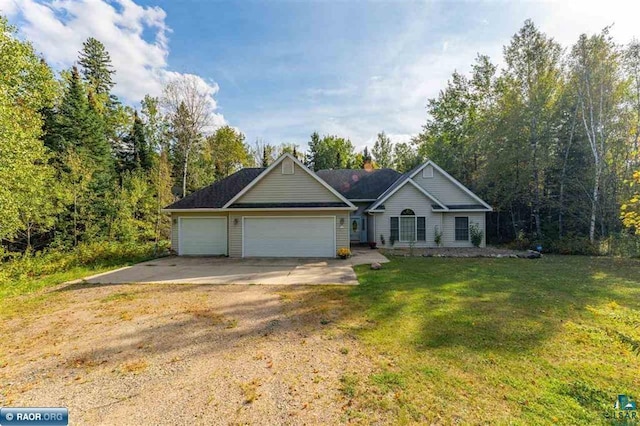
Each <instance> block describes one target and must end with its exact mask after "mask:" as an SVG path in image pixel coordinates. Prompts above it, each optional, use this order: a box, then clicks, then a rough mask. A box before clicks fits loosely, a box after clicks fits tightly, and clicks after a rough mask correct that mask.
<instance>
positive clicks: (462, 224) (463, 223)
mask: <svg viewBox="0 0 640 426" xmlns="http://www.w3.org/2000/svg"><path fill="white" fill-rule="evenodd" d="M456 241H469V218H468V217H467V216H464V217H462V216H460V217H456Z"/></svg>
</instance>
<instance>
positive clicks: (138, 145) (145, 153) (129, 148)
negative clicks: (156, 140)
mask: <svg viewBox="0 0 640 426" xmlns="http://www.w3.org/2000/svg"><path fill="white" fill-rule="evenodd" d="M122 142H123V144H122V145H123V146H122V147H121V149H120V150H119V151H118V153H117V154H118V159H119V163H120V164H119V169H120V172H123V171H125V170H128V171H133V170H136V169H142V170H145V171H149V170H150V169H151V167H152V166H153V164H152V163H153V162H152V155H153V153H152V151H151V147H150V146H149V143H147V140H146V137H145V131H144V123H143V122H142V119H140V116H139V115H138V111H134V113H133V126H132V128H131V131H130V133H129V134H128V135H127V136H125V137H124V139H123V141H122Z"/></svg>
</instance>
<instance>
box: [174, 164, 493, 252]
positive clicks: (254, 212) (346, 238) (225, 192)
mask: <svg viewBox="0 0 640 426" xmlns="http://www.w3.org/2000/svg"><path fill="white" fill-rule="evenodd" d="M164 211H165V212H167V213H170V214H171V218H172V232H171V246H172V249H173V251H175V252H176V253H177V254H179V255H228V256H230V257H335V256H336V252H337V250H338V249H340V248H343V247H346V248H349V247H350V245H351V244H357V243H368V242H376V243H377V245H378V247H392V246H394V247H409V246H411V245H412V246H414V247H435V246H436V241H435V240H436V235H438V234H439V235H440V237H441V238H440V245H441V246H444V247H471V246H472V244H471V241H470V235H469V234H470V233H469V230H470V226H472V224H475V225H477V227H479V229H480V230H481V231H482V233H483V235H484V234H485V216H486V212H489V211H491V206H489V205H488V204H487V203H485V202H484V201H483V200H482V199H480V197H478V196H477V195H475V194H474V193H473V192H471V191H470V190H469V189H468V188H466V187H465V186H464V185H462V184H461V183H460V182H458V181H457V180H455V179H454V178H453V177H451V176H450V175H449V174H448V173H447V172H445V171H444V170H442V169H441V168H440V167H438V166H437V165H436V164H435V163H433V162H432V161H427V162H425V163H424V164H421V165H420V166H418V167H416V168H414V169H413V170H411V171H409V172H407V173H404V174H400V173H398V172H396V171H395V170H391V169H377V170H321V171H319V172H317V173H314V172H313V171H311V170H309V169H308V168H307V167H306V166H305V165H304V164H303V163H302V162H300V161H299V160H298V159H296V158H295V157H293V156H292V155H290V154H283V155H282V156H281V157H280V158H278V159H277V160H276V161H275V162H274V163H273V164H271V165H270V166H269V167H266V168H246V169H242V170H239V171H238V172H236V173H234V174H232V175H231V176H228V177H227V178H225V179H222V180H220V181H218V182H215V183H213V184H212V185H209V186H207V187H205V188H202V189H200V190H198V191H196V192H194V193H192V194H190V195H188V196H186V197H184V198H182V199H181V200H179V201H176V202H175V203H173V204H171V205H170V206H168V207H166V208H165V209H164ZM484 244H485V242H484V237H483V241H482V246H484Z"/></svg>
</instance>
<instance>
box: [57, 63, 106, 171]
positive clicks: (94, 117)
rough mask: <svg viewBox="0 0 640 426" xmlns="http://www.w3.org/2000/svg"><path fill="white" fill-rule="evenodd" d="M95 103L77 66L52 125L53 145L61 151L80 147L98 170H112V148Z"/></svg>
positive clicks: (72, 71)
mask: <svg viewBox="0 0 640 426" xmlns="http://www.w3.org/2000/svg"><path fill="white" fill-rule="evenodd" d="M92 102H93V99H92V97H91V96H87V93H86V92H85V89H84V84H83V83H82V81H81V80H80V75H79V73H78V69H77V68H76V67H73V68H72V70H71V78H70V80H69V86H68V87H67V90H66V91H65V94H64V97H63V99H62V102H61V104H60V108H59V111H58V113H57V114H56V118H55V123H54V125H53V127H54V129H53V132H52V133H53V134H52V140H54V141H56V142H55V144H54V146H53V148H54V149H55V150H56V151H58V152H59V153H64V152H66V151H69V150H77V151H78V153H79V154H80V155H84V156H85V157H86V159H87V160H90V161H91V162H92V163H93V164H94V165H95V166H96V167H97V168H98V169H100V170H102V171H105V172H111V170H112V168H113V160H112V158H111V152H110V151H111V150H110V147H109V144H108V143H107V140H106V138H105V136H104V126H103V123H102V120H101V117H100V115H99V114H98V113H97V111H96V110H95V107H93V106H92V105H91V103H92Z"/></svg>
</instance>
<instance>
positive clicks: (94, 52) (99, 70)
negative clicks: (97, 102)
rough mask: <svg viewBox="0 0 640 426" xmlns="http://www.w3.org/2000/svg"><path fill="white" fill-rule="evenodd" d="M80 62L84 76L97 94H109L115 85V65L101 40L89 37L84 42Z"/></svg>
mask: <svg viewBox="0 0 640 426" xmlns="http://www.w3.org/2000/svg"><path fill="white" fill-rule="evenodd" d="M78 63H79V64H80V66H81V67H82V76H83V77H84V79H85V81H86V82H87V84H88V86H89V88H90V90H92V91H93V92H94V93H95V94H97V95H107V97H108V96H109V93H110V92H111V89H112V88H113V86H114V82H113V74H114V73H115V71H114V70H113V66H112V65H111V57H110V56H109V52H107V50H106V49H105V47H104V44H102V43H101V42H100V41H98V40H96V39H95V38H93V37H89V38H88V39H87V40H86V41H85V42H84V43H82V50H81V51H80V52H79V59H78Z"/></svg>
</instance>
